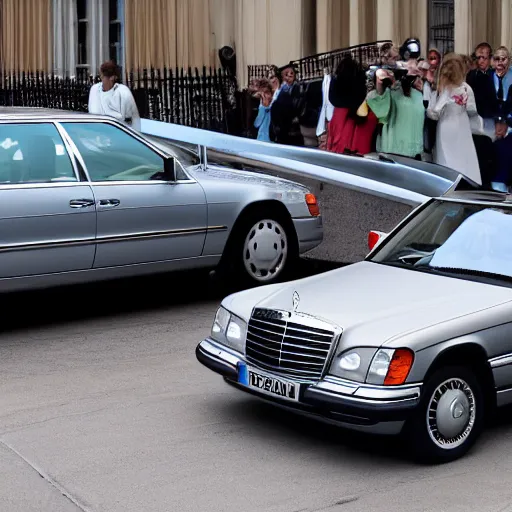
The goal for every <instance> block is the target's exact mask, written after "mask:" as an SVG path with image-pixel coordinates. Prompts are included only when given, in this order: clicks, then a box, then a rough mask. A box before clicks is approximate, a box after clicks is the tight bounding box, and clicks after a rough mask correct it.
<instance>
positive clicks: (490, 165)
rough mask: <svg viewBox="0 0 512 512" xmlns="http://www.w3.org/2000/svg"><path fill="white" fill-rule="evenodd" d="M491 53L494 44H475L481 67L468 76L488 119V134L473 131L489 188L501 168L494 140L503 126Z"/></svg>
mask: <svg viewBox="0 0 512 512" xmlns="http://www.w3.org/2000/svg"><path fill="white" fill-rule="evenodd" d="M491 56H492V47H491V45H490V44H489V43H480V44H479V45H478V46H477V47H476V48H475V57H476V61H477V68H476V69H473V70H471V71H470V72H469V73H468V75H467V77H466V82H467V83H468V85H469V86H470V87H471V88H472V89H473V92H474V94H475V101H476V108H477V110H478V114H479V115H480V116H481V117H482V119H483V121H484V131H485V135H473V141H474V143H475V148H476V152H477V155H478V163H479V165H480V174H481V176H482V186H483V187H484V188H487V189H490V188H491V182H492V180H493V178H494V177H495V175H496V172H497V155H496V148H495V145H494V144H493V140H494V139H495V136H496V133H497V132H498V131H499V130H500V129H501V128H502V127H501V123H497V119H498V117H499V104H498V99H497V96H496V90H495V88H494V83H493V78H492V74H493V71H492V68H491Z"/></svg>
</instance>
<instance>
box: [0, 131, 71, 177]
mask: <svg viewBox="0 0 512 512" xmlns="http://www.w3.org/2000/svg"><path fill="white" fill-rule="evenodd" d="M58 181H77V178H76V176H75V171H74V169H73V165H72V163H71V160H70V157H69V154H68V152H67V151H66V148H65V146H64V143H63V141H62V138H61V136H60V134H59V132H58V130H57V128H56V127H55V125H54V124H52V123H32V124H29V123H26V124H11V123H6V124H0V184H21V183H52V182H58Z"/></svg>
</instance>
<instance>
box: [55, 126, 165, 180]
mask: <svg viewBox="0 0 512 512" xmlns="http://www.w3.org/2000/svg"><path fill="white" fill-rule="evenodd" d="M62 124H63V126H64V128H65V129H66V131H67V132H68V133H69V135H70V137H71V138H72V139H73V142H74V143H75V145H76V146H77V148H78V151H80V153H81V155H82V158H83V159H84V162H85V165H86V167H87V172H88V173H89V176H90V178H91V180H92V181H149V180H154V179H161V173H162V172H163V170H164V159H163V158H162V157H161V156H160V155H158V154H157V153H155V152H154V151H153V150H152V149H151V148H149V147H148V146H146V145H145V144H144V143H142V142H140V141H139V140H137V139H136V138H135V137H132V136H131V135H129V134H128V133H126V132H125V131H124V130H121V129H120V128H118V127H116V126H113V125H111V124H107V123H62Z"/></svg>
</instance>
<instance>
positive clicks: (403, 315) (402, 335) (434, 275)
mask: <svg viewBox="0 0 512 512" xmlns="http://www.w3.org/2000/svg"><path fill="white" fill-rule="evenodd" d="M511 232H512V197H510V196H506V195H501V194H497V193H490V192H488V193H486V192H469V191H466V192H464V191H461V190H459V191H453V192H451V193H449V194H448V195H447V196H445V197H442V198H434V199H430V200H428V201H426V202H425V203H424V204H423V205H421V206H420V207H418V208H416V209H415V210H414V211H413V212H412V213H411V214H410V215H409V216H407V217H406V218H405V219H404V220H403V221H402V222H401V223H400V224H399V225H398V226H397V227H396V228H395V229H394V230H393V231H392V232H391V233H389V234H387V235H386V234H382V233H378V232H371V233H370V235H369V247H370V249H371V251H370V253H369V254H368V256H367V257H366V259H365V260H364V261H362V262H359V263H355V264H352V265H349V266H346V267H343V268H340V269H337V270H334V271H330V272H326V273H324V274H320V275H316V276H313V277H308V278H305V279H300V280H296V281H290V282H288V283H286V284H274V285H270V286H263V287H259V288H257V289H253V290H246V291H242V292H239V293H236V294H233V295H230V296H229V297H226V298H225V299H224V301H223V302H222V304H221V306H220V308H219V309H218V311H217V314H216V316H215V319H214V322H213V327H212V330H211V335H210V336H209V337H208V338H207V339H205V340H204V341H202V342H201V343H200V344H199V345H198V347H197V349H196V356H197V358H198V360H199V361H200V362H201V363H203V364H204V365H206V366H207V367H208V368H210V369H211V370H213V371H215V372H217V373H219V374H221V375H222V376H223V377H224V379H225V381H226V382H227V383H228V384H230V385H232V386H234V387H236V388H238V389H239V390H242V391H245V392H247V393H251V394H253V395H255V396H257V397H260V398H263V399H266V400H268V401H270V402H271V403H274V404H276V405H278V406H281V407H285V408H288V409H289V410H292V411H295V412H299V413H303V414H307V415H312V416H314V417H316V418H319V419H322V420H326V421H329V422H335V423H338V424H340V425H342V426H345V427H348V428H351V429H357V430H361V431H367V432H374V433H378V434H402V435H403V436H404V437H405V439H406V440H407V441H408V447H407V450H411V451H412V452H413V453H415V454H416V455H417V456H418V457H419V458H421V459H423V460H430V461H441V462H443V461H450V460H454V459H456V458H458V457H461V456H462V455H464V454H465V453H466V452H467V450H468V449H469V448H470V447H471V446H472V445H473V443H474V442H475V440H476V439H477V437H478V435H479V434H480V432H481V431H482V428H483V426H484V420H485V419H486V418H487V417H489V415H490V414H491V413H492V412H493V411H494V410H495V409H496V407H501V406H504V405H507V404H510V403H512V237H511V236H510V233H511Z"/></svg>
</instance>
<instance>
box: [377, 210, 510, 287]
mask: <svg viewBox="0 0 512 512" xmlns="http://www.w3.org/2000/svg"><path fill="white" fill-rule="evenodd" d="M510 233H512V208H509V207H507V206H494V205H490V204H472V203H460V202H450V201H437V200H436V201H433V202H432V203H430V204H429V205H428V206H427V207H425V208H424V209H423V210H422V211H420V212H419V213H418V215H416V216H414V217H413V218H412V220H411V221H410V222H408V223H407V224H406V225H405V226H404V227H403V228H402V229H401V230H400V231H399V232H397V233H396V234H395V235H394V236H393V237H389V238H386V239H384V240H383V242H382V245H381V246H379V247H378V248H377V252H376V254H375V255H373V256H372V257H370V258H369V260H370V261H373V262H376V263H381V264H386V265H393V266H399V267H404V268H408V269H411V270H416V271H423V272H432V273H436V274H441V275H450V276H452V277H458V278H461V279H467V280H474V281H483V282H491V283H492V284H500V285H504V286H511V285H512V237H511V236H510Z"/></svg>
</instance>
